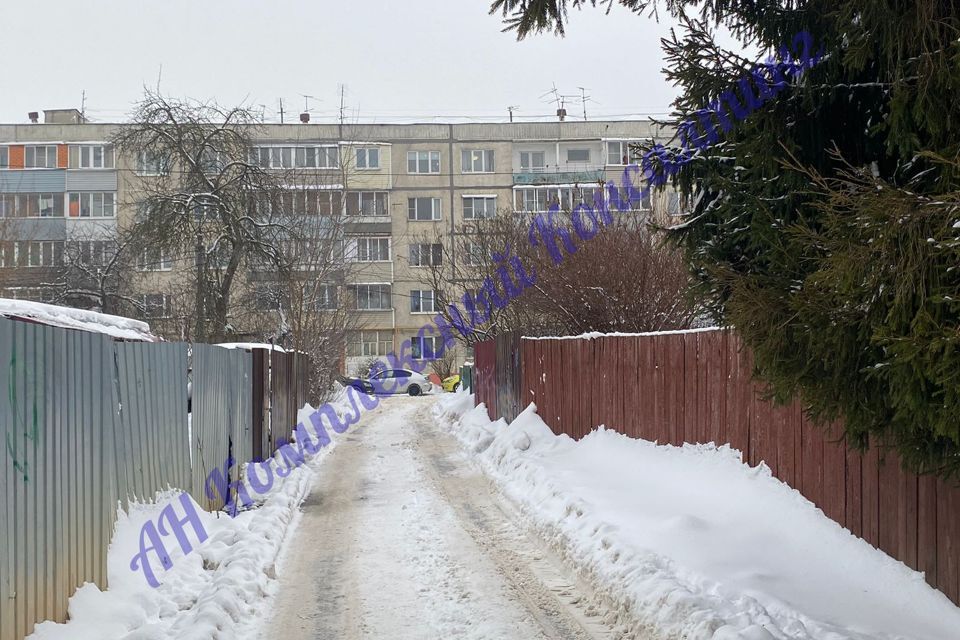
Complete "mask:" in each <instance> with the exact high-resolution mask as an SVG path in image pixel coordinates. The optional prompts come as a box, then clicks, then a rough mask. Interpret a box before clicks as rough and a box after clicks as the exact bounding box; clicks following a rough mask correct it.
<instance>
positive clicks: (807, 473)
mask: <svg viewBox="0 0 960 640" xmlns="http://www.w3.org/2000/svg"><path fill="white" fill-rule="evenodd" d="M800 439H801V457H800V476H801V481H800V492H801V493H803V495H805V496H806V497H807V499H808V500H810V501H811V502H813V503H814V504H815V505H817V506H818V507H821V508H822V507H823V437H822V436H821V434H820V431H819V427H817V426H816V425H815V424H813V423H812V422H811V421H810V420H809V419H808V418H807V417H806V416H804V417H803V419H802V420H801V421H800Z"/></svg>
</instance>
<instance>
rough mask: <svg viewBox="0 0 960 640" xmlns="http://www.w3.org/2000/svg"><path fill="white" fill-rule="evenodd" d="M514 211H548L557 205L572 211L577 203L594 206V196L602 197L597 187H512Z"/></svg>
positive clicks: (561, 208)
mask: <svg viewBox="0 0 960 640" xmlns="http://www.w3.org/2000/svg"><path fill="white" fill-rule="evenodd" d="M513 194H514V208H515V210H516V211H539V212H543V211H549V210H550V207H551V206H554V207H556V206H558V205H559V210H560V211H572V210H573V208H574V207H576V206H577V205H579V204H586V205H589V206H591V207H594V206H596V198H601V197H604V194H603V191H602V189H600V188H599V187H524V188H521V189H514V191H513Z"/></svg>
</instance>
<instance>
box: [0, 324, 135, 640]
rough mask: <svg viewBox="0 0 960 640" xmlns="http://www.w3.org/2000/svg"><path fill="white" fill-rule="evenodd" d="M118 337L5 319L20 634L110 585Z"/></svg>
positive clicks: (13, 628)
mask: <svg viewBox="0 0 960 640" xmlns="http://www.w3.org/2000/svg"><path fill="white" fill-rule="evenodd" d="M113 375H114V373H113V343H112V341H111V340H110V339H109V338H106V337H105V336H101V335H98V334H91V333H84V332H79V331H67V330H63V329H55V328H52V327H46V326H41V325H36V324H30V323H25V322H15V321H11V320H6V319H0V389H2V393H3V394H4V402H2V403H0V420H2V423H3V425H4V427H3V428H4V454H3V455H4V463H3V476H2V480H3V487H2V493H3V509H4V511H3V514H4V518H3V520H4V525H3V529H2V530H3V534H4V549H3V574H2V579H0V630H2V632H3V637H4V638H20V637H23V636H25V635H26V634H28V633H30V631H31V630H32V628H33V625H34V624H35V623H36V622H38V621H41V620H44V619H47V618H54V619H62V618H63V617H65V615H66V605H67V598H68V597H69V595H70V594H72V593H73V591H74V589H76V588H77V587H78V586H80V585H81V584H83V583H84V582H87V581H89V582H95V583H97V584H100V585H105V584H106V552H107V546H108V544H109V541H110V536H111V534H112V532H113V523H114V520H115V518H116V497H117V476H116V469H115V464H114V461H115V460H116V450H115V448H114V442H115V436H116V431H115V420H116V411H115V409H116V407H117V402H116V394H115V387H114V384H113V381H114V378H113Z"/></svg>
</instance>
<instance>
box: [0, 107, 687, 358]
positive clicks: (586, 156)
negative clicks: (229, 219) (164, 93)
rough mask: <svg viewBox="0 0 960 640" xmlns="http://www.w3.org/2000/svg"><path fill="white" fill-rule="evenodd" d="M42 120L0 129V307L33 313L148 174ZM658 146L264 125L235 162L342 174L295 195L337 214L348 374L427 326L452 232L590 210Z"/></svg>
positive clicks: (103, 132) (162, 274)
mask: <svg viewBox="0 0 960 640" xmlns="http://www.w3.org/2000/svg"><path fill="white" fill-rule="evenodd" d="M44 120H45V121H44V123H42V124H40V123H37V124H23V125H19V124H18V125H0V223H2V225H3V226H2V227H0V288H2V291H0V296H3V297H15V298H25V299H34V300H39V301H46V300H48V299H49V297H50V291H52V290H53V287H52V286H51V285H52V284H53V283H54V282H55V281H56V280H57V278H58V277H60V276H59V275H58V274H59V273H60V270H61V268H62V265H63V263H64V261H65V260H66V257H67V256H73V257H76V256H82V258H83V260H81V262H83V261H86V263H88V264H94V265H95V264H97V263H98V262H106V261H109V259H110V256H111V240H112V238H114V237H115V235H116V233H117V228H118V224H119V225H122V224H123V221H124V220H125V219H127V218H128V217H131V216H135V215H136V204H135V203H136V193H135V191H136V184H137V181H138V180H141V179H142V177H143V175H144V173H145V172H147V171H149V170H150V167H149V161H148V160H145V159H144V158H127V157H117V156H118V154H116V153H115V152H114V149H113V148H112V146H111V144H110V141H111V140H112V139H113V136H114V135H115V133H116V132H117V130H118V128H120V127H123V126H124V125H122V124H100V123H87V122H83V119H82V118H81V117H80V116H79V114H78V113H77V112H76V111H74V110H58V111H47V112H45V119H44ZM669 133H670V132H669V131H666V130H662V129H661V128H659V127H658V126H657V125H654V124H653V123H650V122H646V121H597V122H570V121H566V122H538V123H509V124H507V123H477V124H360V125H349V126H340V125H329V124H288V125H264V126H263V127H262V130H261V131H260V132H259V133H258V134H257V139H256V141H255V146H254V149H253V150H252V155H251V157H252V158H254V159H255V160H256V161H258V162H259V163H260V165H261V166H263V167H267V168H271V169H277V170H284V169H289V168H292V167H293V168H295V167H300V166H301V165H304V166H307V167H323V166H325V165H327V164H329V165H332V164H334V163H338V164H342V165H344V166H346V167H347V168H348V169H349V171H347V172H346V173H344V174H343V175H348V176H349V178H348V179H346V180H344V179H341V180H340V181H339V182H341V183H342V182H348V184H336V182H337V181H333V182H332V183H331V184H329V185H326V186H325V187H324V190H323V191H319V192H317V193H316V195H313V194H311V196H310V197H311V198H312V200H311V202H312V203H313V202H316V199H317V198H319V202H320V204H318V205H316V204H311V207H314V206H316V207H318V208H319V209H320V212H321V213H322V212H323V211H324V210H325V209H326V208H327V207H330V208H337V207H340V206H342V207H344V208H345V209H346V212H347V214H348V216H349V217H348V219H349V221H350V222H349V225H348V228H347V229H346V232H347V239H346V246H345V256H346V260H347V261H348V262H349V263H351V268H350V270H349V273H348V274H347V276H346V278H347V282H348V284H349V286H350V288H351V291H352V292H353V293H354V295H352V296H350V298H349V300H350V302H349V304H350V305H351V306H352V307H355V308H353V309H351V312H352V313H354V314H356V319H357V327H358V328H357V329H356V330H355V331H353V332H352V333H351V336H350V338H349V340H348V346H347V353H346V360H345V368H346V369H347V371H348V372H352V370H353V369H355V368H356V367H357V366H358V365H359V364H360V363H362V362H365V361H369V360H370V359H371V358H373V357H378V356H384V355H386V354H387V353H388V352H390V351H391V350H393V349H395V348H397V347H399V345H400V344H401V343H402V341H404V340H406V339H415V337H416V335H417V331H418V330H419V329H420V327H421V326H422V325H423V324H425V323H426V322H428V321H429V319H430V318H431V317H432V316H433V315H434V314H435V312H436V310H435V308H434V306H435V305H434V302H435V300H434V296H433V294H432V292H431V291H427V290H425V289H424V284H423V282H424V278H423V277H422V273H421V271H422V269H424V268H427V267H429V266H430V265H432V264H435V262H436V261H439V260H443V259H446V260H450V259H451V258H452V259H453V260H457V259H467V258H464V257H461V258H458V256H456V254H455V253H453V249H454V246H455V244H456V243H455V240H454V238H455V236H456V234H457V229H458V228H459V227H460V226H461V225H462V223H464V222H469V221H471V220H476V219H480V218H485V217H489V216H494V215H509V213H510V212H536V211H547V208H548V207H549V205H550V203H551V202H553V201H556V200H559V201H560V202H562V203H567V204H570V203H576V202H577V201H578V200H580V199H581V198H582V199H584V201H586V202H591V201H592V196H591V194H590V193H589V192H590V191H591V190H594V189H598V188H599V186H598V185H599V184H600V183H601V182H602V181H605V180H613V181H616V182H617V183H618V184H619V182H620V180H621V177H622V175H623V172H624V168H625V165H626V164H627V163H628V161H629V154H630V146H629V145H630V144H631V143H632V142H638V141H649V140H656V141H664V142H665V141H666V139H667V138H669ZM338 200H339V203H338V202H337V201H338ZM638 213H642V214H644V215H646V216H652V217H657V218H661V219H665V218H668V217H669V216H671V215H679V213H680V211H679V202H678V199H677V198H676V196H675V194H671V193H669V192H664V193H654V194H653V196H652V198H648V199H645V200H644V202H643V203H642V204H641V205H640V209H639V210H638ZM425 238H437V239H438V240H439V243H443V244H444V245H445V247H444V248H443V249H442V250H441V249H440V248H439V247H436V246H431V244H433V243H432V242H425V241H424V239H425ZM444 255H445V256H447V257H446V258H443V257H442V256H444ZM74 262H76V260H74ZM147 262H149V265H146V264H145V265H144V268H143V269H138V271H141V272H142V273H141V274H140V275H141V279H140V280H139V282H140V285H139V286H140V287H141V288H142V291H139V292H137V293H136V295H142V296H143V305H142V307H143V309H144V316H145V319H147V320H148V321H151V324H154V322H155V321H159V320H162V319H164V318H168V317H169V316H171V315H173V314H174V311H173V307H174V305H173V304H171V301H170V300H168V299H167V297H166V296H167V294H164V293H162V292H161V290H162V289H163V287H162V286H161V284H162V283H163V281H164V279H165V278H167V279H169V278H174V277H175V274H176V271H177V264H176V261H175V260H173V259H168V258H166V257H164V256H153V257H152V258H151V259H150V260H147ZM61 284H62V283H61ZM61 290H62V287H61ZM330 295H331V298H332V299H334V300H336V299H338V296H337V295H336V292H331V293H330ZM343 299H344V300H346V299H347V298H346V297H344V298H343ZM334 304H335V303H334ZM173 337H176V336H173ZM419 350H420V352H421V353H429V348H425V347H424V348H420V349H419ZM414 352H415V353H417V352H418V347H417V346H415V348H414Z"/></svg>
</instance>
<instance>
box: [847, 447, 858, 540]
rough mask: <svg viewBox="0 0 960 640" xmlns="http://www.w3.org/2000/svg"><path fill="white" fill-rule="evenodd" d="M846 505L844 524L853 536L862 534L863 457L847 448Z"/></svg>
mask: <svg viewBox="0 0 960 640" xmlns="http://www.w3.org/2000/svg"><path fill="white" fill-rule="evenodd" d="M846 456H847V478H846V494H847V496H846V497H847V499H846V505H845V512H846V515H845V517H844V526H846V527H847V529H849V530H850V532H851V533H852V534H853V535H855V536H860V535H862V534H863V469H862V465H863V457H862V456H861V455H860V452H858V451H852V450H849V449H848V450H847V452H846Z"/></svg>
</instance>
